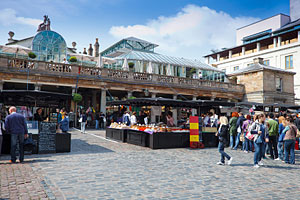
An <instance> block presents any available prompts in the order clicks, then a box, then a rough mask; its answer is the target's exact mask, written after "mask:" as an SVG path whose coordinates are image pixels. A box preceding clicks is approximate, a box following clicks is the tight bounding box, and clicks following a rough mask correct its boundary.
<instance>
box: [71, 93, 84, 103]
mask: <svg viewBox="0 0 300 200" xmlns="http://www.w3.org/2000/svg"><path fill="white" fill-rule="evenodd" d="M72 96H73V101H74V102H75V103H78V102H80V101H82V96H81V94H78V93H73V94H72Z"/></svg>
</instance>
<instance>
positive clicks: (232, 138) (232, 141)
mask: <svg viewBox="0 0 300 200" xmlns="http://www.w3.org/2000/svg"><path fill="white" fill-rule="evenodd" d="M235 139H236V135H230V147H231V148H233V143H234V141H235Z"/></svg>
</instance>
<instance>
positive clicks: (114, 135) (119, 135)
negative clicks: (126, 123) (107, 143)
mask: <svg viewBox="0 0 300 200" xmlns="http://www.w3.org/2000/svg"><path fill="white" fill-rule="evenodd" d="M105 137H106V138H110V139H113V140H118V141H121V142H126V139H127V129H116V128H107V129H106V134H105Z"/></svg>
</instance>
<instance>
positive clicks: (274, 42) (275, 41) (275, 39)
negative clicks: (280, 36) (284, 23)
mask: <svg viewBox="0 0 300 200" xmlns="http://www.w3.org/2000/svg"><path fill="white" fill-rule="evenodd" d="M273 46H274V48H275V47H277V38H276V37H274V38H273Z"/></svg>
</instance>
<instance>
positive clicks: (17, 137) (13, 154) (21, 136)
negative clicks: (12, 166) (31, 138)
mask: <svg viewBox="0 0 300 200" xmlns="http://www.w3.org/2000/svg"><path fill="white" fill-rule="evenodd" d="M17 141H18V142H19V160H20V162H23V161H24V148H23V147H24V134H11V143H10V156H11V161H12V162H16V160H17V157H16V149H17Z"/></svg>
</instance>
